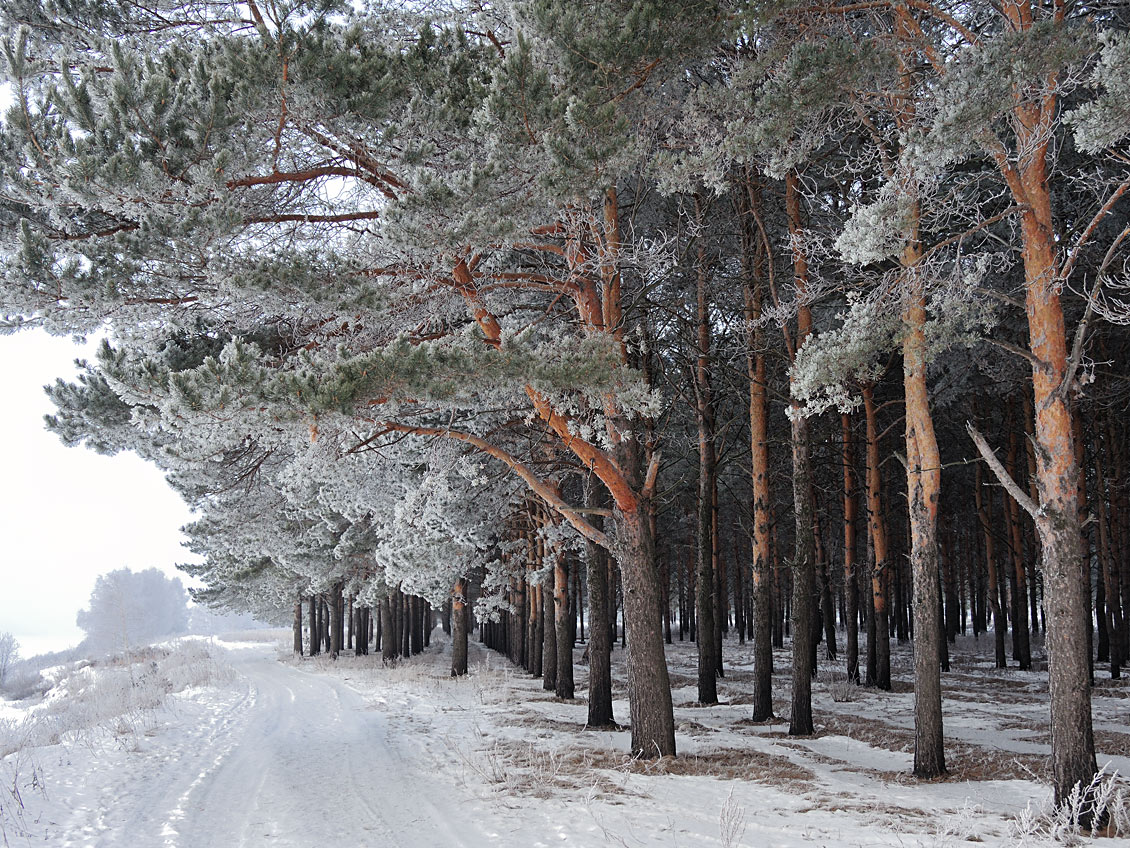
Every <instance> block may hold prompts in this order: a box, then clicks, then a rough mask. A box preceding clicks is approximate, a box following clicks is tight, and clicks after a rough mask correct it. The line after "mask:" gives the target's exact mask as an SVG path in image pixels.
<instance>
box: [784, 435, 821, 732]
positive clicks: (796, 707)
mask: <svg viewBox="0 0 1130 848" xmlns="http://www.w3.org/2000/svg"><path fill="white" fill-rule="evenodd" d="M792 451H793V504H794V506H793V509H794V511H795V513H796V553H795V555H794V557H793V615H792V623H793V694H792V710H791V714H790V719H789V735H790V736H810V735H811V734H812V733H813V724H812V674H813V671H814V665H813V661H812V651H813V641H814V637H813V630H812V626H813V613H814V609H813V596H814V594H815V574H814V569H815V562H814V560H815V536H814V535H813V527H812V520H813V515H812V467H811V463H810V459H809V455H808V422H807V421H805V419H804V418H802V417H801V416H799V415H797V416H796V417H794V418H793V420H792Z"/></svg>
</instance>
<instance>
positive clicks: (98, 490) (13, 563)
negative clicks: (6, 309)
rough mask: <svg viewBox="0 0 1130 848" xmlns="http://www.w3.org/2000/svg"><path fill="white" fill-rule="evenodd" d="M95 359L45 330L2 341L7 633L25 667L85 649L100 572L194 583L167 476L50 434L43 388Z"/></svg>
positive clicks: (1, 505)
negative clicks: (84, 617)
mask: <svg viewBox="0 0 1130 848" xmlns="http://www.w3.org/2000/svg"><path fill="white" fill-rule="evenodd" d="M93 354H94V342H92V341H88V342H87V343H86V344H85V345H77V344H75V343H74V342H73V341H72V340H71V339H70V338H59V337H52V336H49V335H48V334H47V333H45V332H43V331H42V330H25V331H21V332H19V333H15V334H13V335H8V336H0V362H3V364H4V367H3V368H0V397H3V398H4V412H3V414H2V415H0V440H2V441H0V444H3V445H5V446H6V451H5V454H6V455H5V457H4V472H5V473H4V477H5V485H4V486H2V487H0V535H2V537H3V540H4V544H3V547H2V548H0V632H5V631H8V632H11V633H12V634H13V635H14V636H15V637H16V639H18V640H19V642H20V656H21V657H24V658H26V657H31V656H35V655H37V654H43V653H49V652H53V651H59V650H65V649H67V648H70V647H74V646H75V645H77V644H78V643H79V642H81V641H82V639H83V636H84V634H83V631H82V630H80V629H79V628H78V626H77V625H76V624H75V615H76V614H77V613H78V611H79V610H80V609H82V608H84V607H85V606H86V605H87V601H88V600H89V598H90V592H91V590H92V589H93V588H94V582H95V580H96V579H97V577H98V576H99V575H101V574H104V573H106V572H108V571H113V570H114V569H118V568H129V569H131V570H133V571H140V570H143V569H146V568H157V569H159V570H160V571H162V572H163V573H164V574H166V575H168V576H170V577H178V578H180V580H181V582H182V583H183V584H184V585H185V587H186V588H187V587H188V586H189V585H192V581H191V580H190V579H189V577H188V576H187V575H185V574H184V573H182V572H180V571H178V570H177V569H176V567H175V566H176V563H178V562H189V561H193V560H195V559H196V557H195V555H194V554H192V553H191V552H189V551H188V550H186V549H185V548H183V547H181V541H182V539H183V536H182V534H181V533H180V527H181V525H183V524H185V523H186V522H188V521H191V520H192V513H191V512H190V510H189V509H188V506H187V505H186V504H185V503H184V502H183V501H182V500H181V499H180V497H179V496H178V495H177V494H176V493H175V492H174V491H173V490H172V489H171V488H170V487H169V486H168V485H167V484H166V483H165V480H164V476H163V475H162V473H161V472H160V471H159V470H158V469H157V468H156V467H154V466H152V465H149V464H148V463H146V462H144V461H143V460H142V459H141V458H139V457H138V456H136V455H135V454H132V453H129V454H119V455H117V456H113V457H108V456H101V455H99V454H96V453H95V452H94V451H91V450H89V449H87V448H85V447H80V448H68V447H65V446H64V445H63V443H62V442H61V441H59V439H58V437H57V436H55V435H54V434H52V433H50V432H48V431H47V429H46V428H45V426H44V423H43V416H44V415H46V414H51V413H52V412H53V411H54V408H53V405H52V404H51V402H50V400H48V398H47V396H46V394H44V391H43V387H44V386H45V385H47V384H49V383H53V382H54V381H55V380H56V379H57V378H60V377H61V378H63V379H66V380H71V379H73V378H74V376H75V374H76V370H75V367H74V360H75V359H76V358H92V357H93Z"/></svg>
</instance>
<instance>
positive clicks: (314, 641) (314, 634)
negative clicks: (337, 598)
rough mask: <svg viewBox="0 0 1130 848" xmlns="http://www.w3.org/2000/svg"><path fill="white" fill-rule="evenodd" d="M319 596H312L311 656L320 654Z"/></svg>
mask: <svg viewBox="0 0 1130 848" xmlns="http://www.w3.org/2000/svg"><path fill="white" fill-rule="evenodd" d="M318 607H319V605H318V596H317V595H311V596H310V615H309V619H310V626H309V629H310V656H312V657H314V656H317V655H318V649H319V648H320V647H321V639H322V634H321V631H320V630H319V625H318Z"/></svg>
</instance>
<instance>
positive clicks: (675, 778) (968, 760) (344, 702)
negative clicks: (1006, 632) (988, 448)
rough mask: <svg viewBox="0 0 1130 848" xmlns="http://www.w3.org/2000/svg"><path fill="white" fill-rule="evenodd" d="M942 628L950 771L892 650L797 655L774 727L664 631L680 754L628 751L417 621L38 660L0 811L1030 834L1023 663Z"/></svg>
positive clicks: (7, 823) (793, 837) (1035, 755)
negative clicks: (806, 707)
mask: <svg viewBox="0 0 1130 848" xmlns="http://www.w3.org/2000/svg"><path fill="white" fill-rule="evenodd" d="M959 647H960V648H962V649H964V651H963V650H958V651H956V652H955V654H954V658H953V659H954V669H955V670H954V672H952V673H951V674H948V675H945V677H944V679H945V682H946V687H947V688H946V695H947V701H946V729H947V734H948V740H947V756H948V758H949V765H950V769H951V776H950V777H949V778H947V779H946V780H943V781H935V782H930V783H919V782H916V781H914V780H913V779H911V778H910V776H909V774H908V772H909V768H910V762H911V753H910V752H911V746H912V745H913V732H912V725H911V722H912V709H911V708H912V697H913V696H912V694H911V693H910V691H909V685H908V684H907V682H906V681H907V677H906V676H905V673H903V674H898V675H896V686H895V690H896V691H895V692H893V693H880V692H876V691H872V690H864V689H858V688H855V687H848V686H846V685H845V684H843V683H842V682H837V680H836V675H835V673H834V672H832V671H831V670H830V669H829V671H827V672H822V678H821V680H820V681H819V682H818V683H817V685H816V687H815V690H814V691H815V703H814V706H815V709H816V712H817V715H818V719H817V723H818V735H817V736H815V737H813V738H810V739H791V738H789V737H788V736H787V734H786V731H787V726H786V725H785V724H784V723H780V722H778V723H773V722H770V723H765V724H756V725H755V724H752V723H750V722H748V721H746V720H745V719H746V716H747V714H748V711H749V706H748V695H747V694H746V688H745V683H744V680H745V678H746V677H747V674H746V672H747V671H748V669H749V667H750V665H749V663H751V662H752V660H751V657H750V656H749V655H747V653H746V649H745V648H744V647H742V646H738V645H728V646H727V658H728V660H729V662H728V676H727V678H726V679H725V681H723V682H722V685H721V687H720V694H721V696H722V699H723V701H724V703H723V704H720V705H717V706H711V707H700V706H697V705H695V704H694V703H693V698H694V692H695V690H694V687H693V678H692V677H691V674H692V673H693V667H694V665H693V650H694V646H693V645H690V644H685V645H675V646H672V648H671V650H670V660H671V666H672V672H673V674H672V677H673V681H674V685H675V686H676V687H677V688H676V691H675V702H676V705H677V706H676V719H677V723H678V731H679V732H678V744H679V749H680V756H679V757H678V758H677V759H674V760H664V761H659V762H648V761H640V760H634V759H632V758H631V757H629V756H628V755H627V753H626V749H627V745H628V734H627V733H626V732H622V733H621V732H603V731H599V732H598V731H586V730H584V729H583V724H584V718H585V710H586V707H585V704H584V702H583V701H581V700H578V701H574V702H564V703H563V702H560V701H557V700H555V699H554V698H552V697H551V695H550V693H546V692H544V691H543V690H542V689H541V681H540V680H533V679H530V678H529V677H528V676H526V675H525V674H524V673H522V672H521V671H519V670H517V669H514V668H513V667H512V666H511V665H510V664H509V663H508V662H507V661H506V660H505V659H504V658H502V657H500V656H498V655H496V654H492V653H489V652H487V651H485V650H482V649H481V648H479V646H477V645H472V662H471V673H470V674H469V675H468V676H467V677H465V678H461V679H457V680H452V679H451V678H449V677H448V675H447V666H448V655H447V645H446V643H445V642H443V641H442V635H441V634H438V633H437V634H436V641H435V642H434V644H433V646H432V648H431V649H430V650H429V651H428V652H426V653H424V654H423V655H421V656H419V657H416V658H414V659H412V660H409V661H407V662H404V663H402V664H401V665H400V666H398V667H396V668H382V667H381V665H380V659H379V657H374V656H369V657H356V658H355V657H352V656H342V657H341V658H339V659H338V660H337V661H336V662H333V661H330V660H329V659H327V658H324V657H323V658H317V659H314V660H310V659H304V660H301V661H298V660H294V659H291V658H288V657H287V656H286V654H285V653H280V650H279V648H278V647H276V645H275V644H273V643H271V644H267V643H255V642H248V643H235V642H229V643H207V642H198V641H197V642H192V641H190V642H185V643H180V644H179V645H174V646H167V647H165V648H160V649H153V650H152V651H150V652H149V653H147V654H145V655H143V656H141V657H137V658H135V661H134V662H131V663H125V662H121V663H118V664H116V665H115V664H109V665H95V666H89V665H88V666H85V667H82V668H72V669H59V670H58V672H57V674H58V678H57V683H56V686H55V687H54V688H53V689H52V690H51V692H50V693H49V695H48V697H47V698H46V699H45V700H44V702H43V703H41V704H39V705H36V706H34V707H25V708H22V709H18V708H14V707H12V706H11V705H4V706H3V707H2V708H0V745H2V746H3V747H2V748H0V754H2V755H3V760H2V761H0V766H2V767H0V780H2V781H3V782H2V784H0V834H2V837H3V841H4V843H5V844H6V845H11V846H15V845H23V844H28V845H34V844H40V845H42V844H47V845H52V846H117V845H127V844H128V845H130V846H131V848H149V846H162V848H164V846H179V848H206V847H207V848H212V846H224V848H226V847H227V846H294V848H298V847H299V846H301V848H322V846H339V845H340V846H357V848H366V846H373V848H385V846H397V848H433V846H435V848H440V847H442V848H448V846H451V847H452V848H455V846H466V848H480V846H488V845H490V846H522V848H525V846H543V845H576V846H606V845H614V846H615V845H623V846H652V845H655V846H672V847H673V848H674V847H675V846H683V848H690V846H727V847H728V846H738V845H743V846H758V848H761V846H775V847H776V848H792V846H802V845H827V846H886V845H890V846H907V845H922V846H957V845H961V844H963V843H965V842H967V841H972V842H980V843H983V844H986V845H1000V846H1018V845H1041V844H1051V843H1052V842H1053V840H1052V839H1051V838H1050V837H1049V834H1048V830H1049V828H1050V827H1051V825H1052V822H1050V821H1049V820H1048V819H1046V818H1043V817H1041V815H1040V810H1041V809H1042V808H1043V806H1044V805H1046V803H1047V801H1048V800H1049V796H1050V790H1049V788H1048V786H1047V783H1046V782H1045V779H1044V778H1045V774H1044V770H1045V768H1046V763H1045V757H1046V752H1047V707H1046V697H1047V696H1046V676H1045V675H1042V674H1040V673H1038V672H1016V671H1006V672H997V671H994V670H992V669H988V668H985V665H984V663H983V662H982V661H981V659H980V657H979V655H978V654H977V653H976V652H975V650H974V646H973V643H972V642H968V643H962V644H961V645H960V646H959ZM280 657H281V658H282V661H281V662H280ZM579 657H580V654H579V652H578V659H579ZM614 659H615V663H616V665H617V667H619V665H620V661H622V659H623V653H622V652H621V651H620V650H617V651H616V654H615V658H614ZM896 659H901V660H903V661H904V663H905V660H906V657H904V656H902V655H901V654H899V655H897V656H896ZM775 660H776V662H777V668H778V670H779V671H781V672H785V671H787V655H786V654H785V653H783V652H779V653H778V654H777V656H776V657H775ZM786 677H787V675H786V674H784V673H782V674H781V675H780V676H779V679H778V680H776V681H775V683H778V684H780V687H781V688H779V689H777V690H776V691H775V696H776V698H777V701H776V707H777V710H778V712H780V713H783V712H785V711H786V710H787V702H786V700H785V697H786V695H787V691H786V688H787V680H786ZM840 677H841V678H842V674H840ZM617 686H618V689H619V692H618V694H619V695H620V696H621V698H622V696H623V691H622V680H618V682H617ZM578 692H579V693H583V692H584V666H582V665H578ZM1126 694H1127V692H1126V690H1125V689H1123V688H1121V687H1120V685H1119V684H1118V682H1113V683H1112V682H1111V681H1103V684H1102V685H1101V686H1100V687H1099V689H1098V690H1097V691H1096V699H1095V703H1096V730H1097V737H1098V740H1099V747H1100V749H1101V750H1103V751H1104V752H1107V753H1114V754H1118V755H1119V756H1115V757H1110V756H1105V757H1103V756H1101V757H1100V762H1102V761H1104V760H1112V766H1113V767H1115V768H1118V769H1119V770H1120V771H1122V772H1124V773H1125V772H1126V770H1127V768H1126V767H1127V766H1130V760H1128V759H1127V758H1126V757H1125V756H1124V755H1125V754H1126V753H1127V752H1128V750H1130V746H1128V745H1127V742H1130V735H1128V734H1127V733H1126V732H1125V731H1126V727H1125V704H1126V701H1125V700H1124V696H1125V695H1126ZM845 699H849V700H845ZM615 707H616V713H617V717H621V718H622V717H626V716H627V703H626V702H625V701H624V700H622V699H621V700H618V701H617V702H616V705H615ZM1119 841H1121V840H1119ZM1104 842H1105V844H1115V842H1114V841H1111V840H1104ZM1128 844H1130V843H1128Z"/></svg>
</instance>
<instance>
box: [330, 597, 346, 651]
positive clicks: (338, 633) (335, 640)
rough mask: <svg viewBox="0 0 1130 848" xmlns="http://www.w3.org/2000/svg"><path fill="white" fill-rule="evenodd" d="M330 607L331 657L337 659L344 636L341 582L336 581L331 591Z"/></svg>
mask: <svg viewBox="0 0 1130 848" xmlns="http://www.w3.org/2000/svg"><path fill="white" fill-rule="evenodd" d="M328 603H329V608H330V658H331V659H335V660H336V659H337V655H338V654H340V653H341V641H342V640H341V637H342V635H343V634H342V626H341V625H342V622H341V607H342V604H341V584H340V583H335V584H334V585H333V588H332V589H331V591H330V598H329V602H328Z"/></svg>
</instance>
